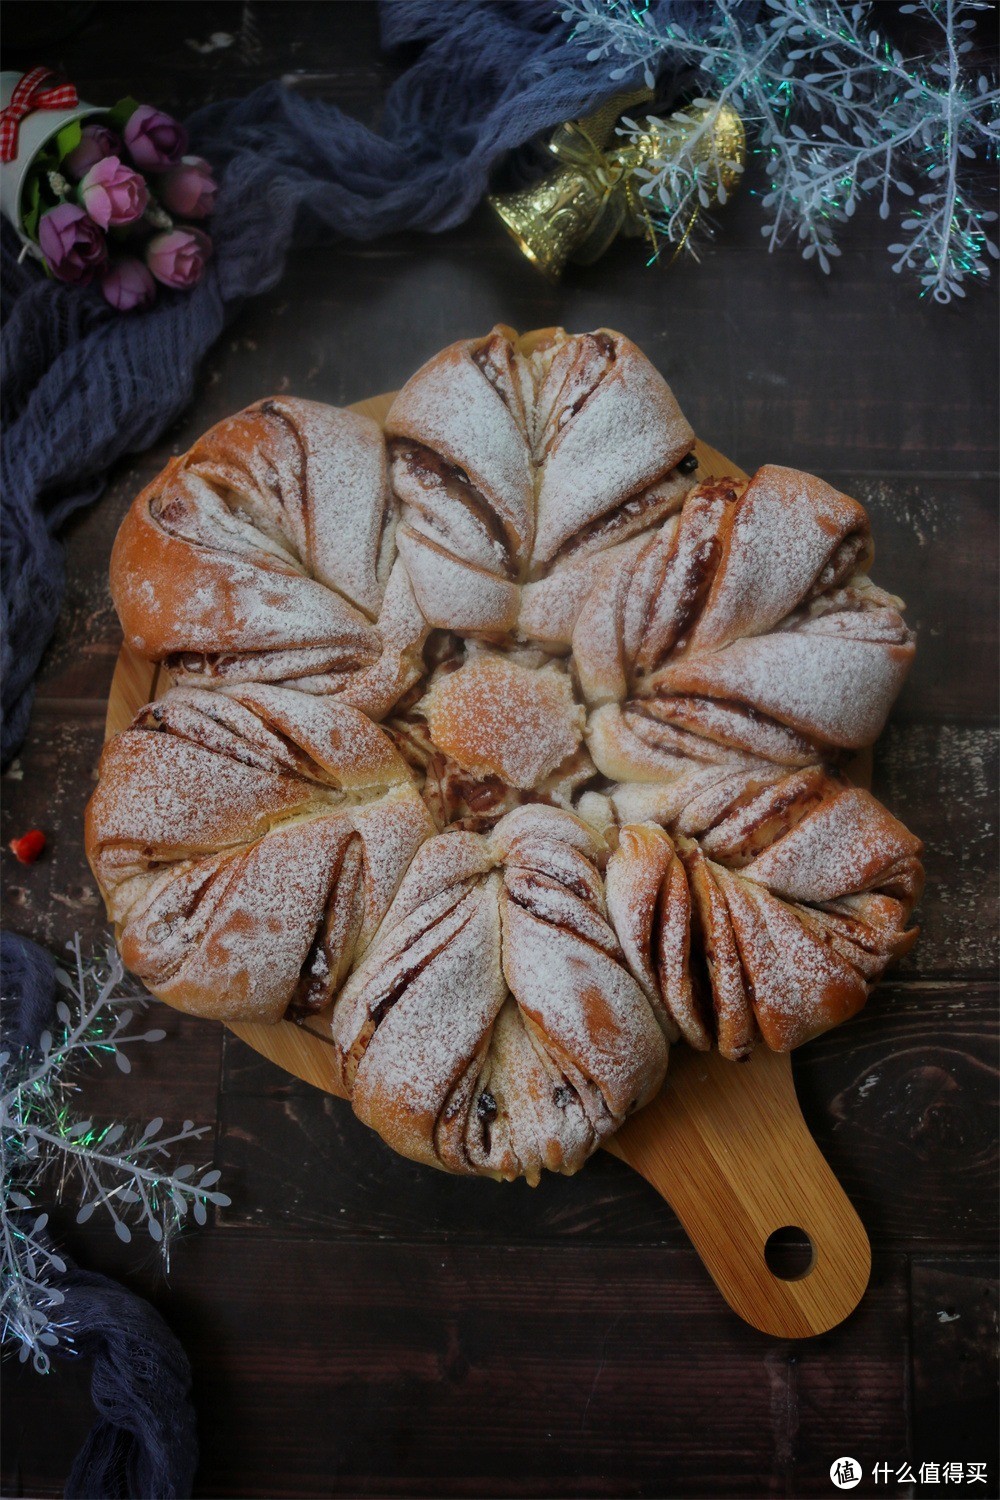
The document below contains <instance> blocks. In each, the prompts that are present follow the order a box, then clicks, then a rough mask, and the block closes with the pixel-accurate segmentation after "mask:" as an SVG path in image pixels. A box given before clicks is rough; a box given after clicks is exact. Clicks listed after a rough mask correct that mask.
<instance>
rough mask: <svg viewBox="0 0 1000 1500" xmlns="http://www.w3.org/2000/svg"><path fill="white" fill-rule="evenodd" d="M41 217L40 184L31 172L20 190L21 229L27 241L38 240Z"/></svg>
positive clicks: (36, 176) (34, 173)
mask: <svg viewBox="0 0 1000 1500" xmlns="http://www.w3.org/2000/svg"><path fill="white" fill-rule="evenodd" d="M41 216H42V184H41V182H40V181H39V178H38V173H37V172H32V173H31V175H30V176H29V178H28V180H27V182H26V183H25V184H24V187H23V188H22V190H21V227H22V229H23V230H24V232H25V234H26V235H27V236H28V238H29V239H32V240H37V239H38V221H39V219H40V218H41Z"/></svg>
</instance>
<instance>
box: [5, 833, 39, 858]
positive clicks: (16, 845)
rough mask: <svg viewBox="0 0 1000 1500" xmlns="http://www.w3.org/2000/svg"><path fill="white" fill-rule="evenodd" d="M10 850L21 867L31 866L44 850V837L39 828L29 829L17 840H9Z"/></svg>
mask: <svg viewBox="0 0 1000 1500" xmlns="http://www.w3.org/2000/svg"><path fill="white" fill-rule="evenodd" d="M10 848H11V849H12V850H13V852H14V854H15V855H16V857H17V858H18V859H19V860H20V862H21V864H22V865H33V864H34V863H35V860H36V859H37V858H38V856H39V855H40V854H41V852H42V850H43V849H44V848H45V835H44V833H43V832H42V830H41V829H40V828H29V830H28V832H27V833H22V835H21V837H20V838H19V839H11V841H10Z"/></svg>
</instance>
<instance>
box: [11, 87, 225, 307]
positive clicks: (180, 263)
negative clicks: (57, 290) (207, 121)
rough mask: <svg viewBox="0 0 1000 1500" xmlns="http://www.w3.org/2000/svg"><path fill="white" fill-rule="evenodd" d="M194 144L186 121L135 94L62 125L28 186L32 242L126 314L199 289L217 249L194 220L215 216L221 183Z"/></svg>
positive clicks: (76, 282) (56, 270)
mask: <svg viewBox="0 0 1000 1500" xmlns="http://www.w3.org/2000/svg"><path fill="white" fill-rule="evenodd" d="M74 98H75V95H74ZM187 147H188V137H187V131H186V130H185V129H184V127H183V125H181V124H180V123H179V121H177V120H175V119H173V118H172V116H170V115H168V114H165V113H164V111H163V110H160V109H156V108H154V107H153V105H151V104H137V103H136V101H135V100H134V99H123V100H122V101H121V102H120V103H119V104H116V105H115V106H114V108H113V109H110V110H108V111H107V113H106V114H105V115H104V116H103V117H98V116H96V115H92V116H91V117H90V118H83V119H76V120H71V121H70V122H69V123H68V124H66V125H63V127H62V129H61V130H59V131H58V132H57V133H56V134H55V135H54V136H53V137H52V138H51V139H50V140H48V141H47V142H46V144H45V146H44V147H43V149H42V150H41V151H39V152H38V153H37V155H36V156H35V157H34V159H33V161H32V164H31V168H30V170H29V172H28V174H27V175H26V177H25V179H24V185H23V187H22V189H21V196H20V203H19V205H18V217H19V222H20V227H21V229H22V231H23V235H24V237H25V238H26V239H27V240H28V241H29V242H30V244H29V249H30V248H31V246H32V245H33V246H35V247H37V248H36V249H35V250H34V251H33V253H35V254H36V255H37V256H38V258H39V259H41V260H42V262H43V264H44V265H45V268H46V270H47V271H48V273H49V274H50V275H51V276H54V277H55V278H56V279H57V280H59V281H62V282H65V283H67V284H68V285H71V286H89V285H90V284H91V283H92V282H94V283H96V284H97V285H99V286H100V289H101V292H102V294H103V296H104V298H105V299H106V301H107V302H108V303H109V304H110V306H111V307H113V308H115V309H116V310H117V311H119V312H132V311H136V310H140V309H142V308H146V307H149V306H151V305H152V303H153V302H155V300H156V297H157V295H158V287H167V288H169V289H170V290H173V291H190V290H191V288H192V287H194V286H197V284H198V282H199V281H200V280H201V279H202V277H203V275H204V273H205V267H206V265H207V263H208V260H209V258H210V256H211V254H212V241H211V240H210V239H209V237H208V235H207V234H206V233H205V232H204V229H202V228H200V227H195V225H194V224H192V223H191V222H190V221H191V220H198V221H199V223H201V222H203V221H204V220H205V219H207V218H208V217H209V215H210V214H211V212H212V210H213V208H214V206H215V196H216V190H217V189H216V182H215V178H214V176H213V174H212V168H211V166H210V165H209V163H208V162H207V161H205V160H204V159H203V158H202V157H200V156H188V155H186V154H185V153H186V152H187ZM5 159H6V158H5Z"/></svg>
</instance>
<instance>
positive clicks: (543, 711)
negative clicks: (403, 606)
mask: <svg viewBox="0 0 1000 1500" xmlns="http://www.w3.org/2000/svg"><path fill="white" fill-rule="evenodd" d="M421 709H422V712H423V713H424V714H425V715H426V718H427V723H428V726H429V728H430V733H431V738H432V740H433V741H434V743H435V744H436V745H438V746H439V748H440V749H442V750H443V751H444V752H445V753H446V754H447V755H450V756H451V757H452V759H453V760H455V761H457V762H458V764H459V765H460V766H462V767H463V768H464V769H465V770H467V771H474V772H495V773H497V774H499V775H500V776H501V777H502V778H503V779H504V780H505V781H506V782H508V783H509V784H510V785H511V786H515V787H521V788H530V787H533V786H536V785H537V784H538V783H539V782H540V781H542V780H543V779H544V778H545V777H546V776H549V775H550V774H551V773H552V772H553V771H554V770H555V769H556V767H557V766H558V765H560V763H561V762H562V761H564V760H566V759H567V757H568V756H570V755H572V754H573V752H574V751H575V750H576V748H577V746H578V745H579V743H580V740H581V738H582V735H583V722H584V715H583V710H582V708H580V707H579V705H578V704H576V703H575V702H574V700H573V690H572V687H571V685H570V681H569V678H568V677H567V676H566V675H565V674H564V673H562V672H560V671H558V670H557V669H556V668H555V667H543V668H540V669H536V670H533V669H531V668H528V667H523V666H520V665H519V664H518V663H516V662H513V661H509V660H507V659H505V658H503V657H500V656H494V655H492V654H489V655H487V654H483V655H479V656H476V657H473V659H472V660H471V661H468V662H466V663H465V665H464V666H462V667H461V668H459V670H458V671H457V672H453V673H451V674H450V675H449V676H447V677H444V678H442V679H441V680H440V681H439V682H438V683H436V684H435V685H434V687H433V688H432V689H431V692H430V694H429V695H428V697H427V698H426V699H425V700H424V701H423V704H422V705H421Z"/></svg>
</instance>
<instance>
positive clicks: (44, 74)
mask: <svg viewBox="0 0 1000 1500" xmlns="http://www.w3.org/2000/svg"><path fill="white" fill-rule="evenodd" d="M55 77H57V75H56V74H55V73H53V72H52V69H51V68H32V70H31V72H30V73H25V75H24V77H23V78H21V79H20V80H19V81H18V84H17V86H16V88H15V89H14V92H13V94H12V95H11V99H10V103H9V104H8V105H7V107H6V109H0V161H3V162H8V161H13V160H14V157H15V156H16V155H17V133H18V130H19V128H20V125H21V121H22V120H23V119H24V117H25V115H30V114H31V112H32V110H36V109H74V108H75V107H76V105H78V104H79V102H80V101H79V99H78V98H77V94H76V89H75V88H74V87H73V85H72V84H71V83H58V84H55V85H54V86H50V87H49V88H45V87H44V85H45V81H46V79H48V78H55Z"/></svg>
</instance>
